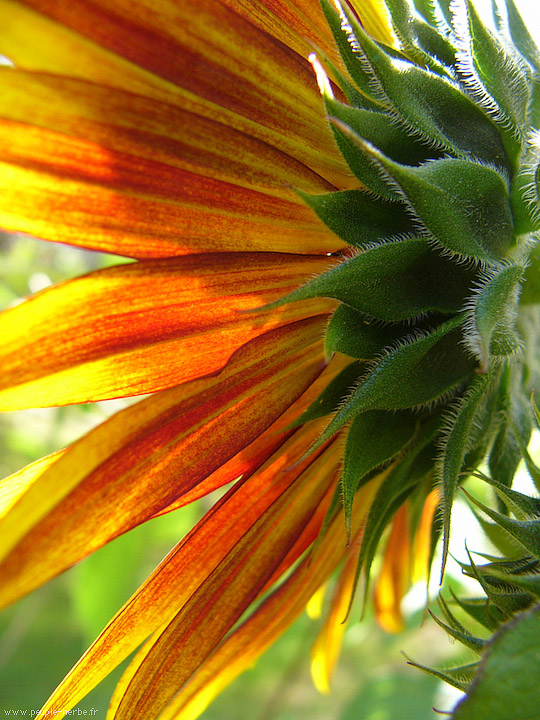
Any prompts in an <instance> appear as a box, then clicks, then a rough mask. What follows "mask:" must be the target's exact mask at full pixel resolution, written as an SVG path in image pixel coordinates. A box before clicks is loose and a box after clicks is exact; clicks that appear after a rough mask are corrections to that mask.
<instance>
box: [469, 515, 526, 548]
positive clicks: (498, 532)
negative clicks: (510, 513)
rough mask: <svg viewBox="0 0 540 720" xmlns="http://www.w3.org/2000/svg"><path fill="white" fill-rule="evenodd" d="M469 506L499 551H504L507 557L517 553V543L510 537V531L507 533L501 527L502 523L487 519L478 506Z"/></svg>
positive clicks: (483, 530) (485, 533)
mask: <svg viewBox="0 0 540 720" xmlns="http://www.w3.org/2000/svg"><path fill="white" fill-rule="evenodd" d="M469 507H470V509H471V512H472V514H473V515H474V517H475V518H476V521H477V522H478V524H479V525H480V527H481V529H482V532H483V533H484V535H485V536H486V538H487V539H488V540H489V542H490V543H491V544H492V545H493V547H495V548H497V550H498V551H499V552H501V553H503V554H504V555H505V556H507V557H511V556H512V555H515V553H516V543H515V542H513V540H512V539H511V538H509V537H508V533H506V532H505V531H504V530H503V529H502V528H501V527H500V525H497V523H494V522H490V521H489V520H486V518H485V517H484V516H483V515H482V513H481V512H480V510H477V509H476V508H474V507H471V506H469Z"/></svg>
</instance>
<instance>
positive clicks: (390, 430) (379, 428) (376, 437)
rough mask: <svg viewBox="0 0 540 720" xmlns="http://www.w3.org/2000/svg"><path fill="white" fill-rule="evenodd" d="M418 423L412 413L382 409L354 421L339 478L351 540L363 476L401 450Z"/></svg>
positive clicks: (348, 535) (365, 414)
mask: <svg viewBox="0 0 540 720" xmlns="http://www.w3.org/2000/svg"><path fill="white" fill-rule="evenodd" d="M416 425H417V418H416V417H415V416H413V415H411V414H409V413H395V414H391V413H385V412H383V411H380V410H374V411H372V412H367V413H363V414H362V415H359V416H358V417H356V418H355V419H354V420H353V422H352V424H351V427H350V429H349V432H348V434H347V443H346V445H345V454H344V462H343V471H342V473H341V478H340V481H339V482H340V488H341V496H342V501H343V510H344V513H345V525H346V528H347V537H348V538H349V540H350V534H351V513H352V507H353V501H354V496H355V494H356V491H357V489H358V487H359V485H360V483H361V481H362V479H363V478H364V477H366V475H367V474H368V473H369V472H371V471H372V470H374V469H375V468H377V467H379V466H380V465H383V464H384V463H386V462H388V461H389V460H391V459H392V458H394V457H395V456H396V455H397V454H398V453H399V452H401V451H402V450H403V448H404V447H405V446H406V445H407V443H408V442H409V441H410V440H411V438H412V437H413V435H414V433H415V430H416Z"/></svg>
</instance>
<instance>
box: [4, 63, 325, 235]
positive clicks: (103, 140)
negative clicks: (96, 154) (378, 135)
mask: <svg viewBox="0 0 540 720" xmlns="http://www.w3.org/2000/svg"><path fill="white" fill-rule="evenodd" d="M0 78H1V80H0V84H1V85H2V89H3V92H2V94H1V95H0V117H2V118H4V119H5V120H9V121H11V122H20V123H25V124H28V125H30V126H36V127H41V128H47V129H48V130H54V131H56V132H59V133H62V134H65V135H69V136H72V137H75V138H84V139H85V140H87V141H89V142H91V143H95V144H96V145H99V146H101V147H102V148H104V149H107V150H110V151H112V152H113V153H114V152H115V151H117V152H121V153H125V154H128V155H134V156H136V157H143V158H146V159H149V160H154V161H158V162H160V163H166V164H168V165H172V166H174V167H178V168H181V169H183V170H187V171H189V172H194V173H197V174H199V175H205V176H207V177H210V178H215V179H218V180H222V181H224V182H227V183H233V184H235V185H240V186H241V187H246V188H250V189H252V190H258V191H260V192H263V193H265V194H270V195H275V196H277V197H281V198H284V199H287V200H289V201H292V202H296V203H297V204H302V203H301V200H300V199H299V198H297V197H296V196H295V195H294V193H293V192H292V191H291V187H290V186H298V187H300V188H301V189H303V190H306V191H310V192H325V191H329V190H332V189H333V186H332V185H330V184H329V183H327V182H326V181H324V180H323V179H322V178H321V177H320V176H319V175H316V174H315V173H314V172H313V171H311V170H309V169H308V168H307V167H306V166H305V165H302V164H301V163H299V162H298V161H296V160H293V158H291V157H289V156H288V155H286V154H285V153H284V152H282V151H281V150H277V149H276V148H273V147H271V146H269V145H268V144H267V143H263V142H261V141H259V140H255V139H253V138H250V137H248V136H247V135H245V134H244V133H242V132H239V131H238V130H235V129H233V128H230V127H228V126H227V125H226V124H223V123H219V122H216V121H215V120H212V119H209V118H204V117H201V116H199V115H197V114H196V113H194V112H189V111H188V110H184V109H180V108H179V107H178V106H177V105H176V104H173V103H172V102H171V103H165V102H159V101H157V100H156V99H155V98H148V97H144V96H141V95H139V94H135V93H130V92H126V91H125V90H114V89H112V88H110V87H103V86H99V85H96V84H95V83H90V82H85V81H82V80H79V79H75V78H66V77H58V76H54V75H50V74H45V73H36V72H24V71H22V70H19V69H16V68H10V67H4V68H0ZM8 134H9V126H8ZM3 142H5V143H6V144H7V145H8V150H7V153H9V149H10V147H11V143H10V142H9V139H8V138H4V140H3ZM2 156H3V157H4V156H5V155H4V153H2ZM154 174H155V173H154ZM176 184H178V183H176ZM267 202H268V201H267ZM276 205H277V207H276V212H277V211H278V208H279V204H276ZM305 216H306V217H308V212H307V210H305ZM315 222H316V221H315V219H314V220H313V224H315Z"/></svg>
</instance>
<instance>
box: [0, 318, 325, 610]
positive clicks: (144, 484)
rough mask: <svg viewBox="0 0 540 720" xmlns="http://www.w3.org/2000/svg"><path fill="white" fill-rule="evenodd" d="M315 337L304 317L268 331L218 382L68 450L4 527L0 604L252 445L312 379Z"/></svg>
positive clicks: (141, 409) (167, 398) (128, 413)
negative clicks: (298, 321)
mask: <svg viewBox="0 0 540 720" xmlns="http://www.w3.org/2000/svg"><path fill="white" fill-rule="evenodd" d="M319 332H320V325H319V322H318V320H317V319H311V320H307V321H303V322H300V323H298V324H297V325H296V326H295V327H286V328H283V329H280V330H277V331H274V332H270V333H267V334H266V335H264V336H263V337H261V338H258V339H256V340H255V341H253V342H252V343H249V344H248V345H246V346H244V347H243V348H242V349H241V350H240V351H239V352H238V353H237V355H236V356H235V357H234V358H233V359H232V361H231V362H230V363H229V364H228V366H227V367H226V368H225V369H224V371H223V372H222V373H221V374H220V375H219V376H217V377H215V378H206V379H204V380H200V381H195V382H193V383H191V384H186V385H184V386H181V387H179V388H173V389H171V390H169V391H166V392H162V393H159V394H158V395H154V396H152V397H150V398H147V399H146V400H144V401H142V402H141V403H139V404H138V405H135V406H132V407H130V408H127V409H126V410H124V411H122V412H120V413H118V414H117V415H115V416H113V417H112V418H110V419H109V420H108V421H106V422H105V423H103V424H102V425H100V426H99V427H97V428H96V429H94V430H93V431H91V432H90V433H89V434H88V435H86V436H85V437H84V438H82V439H81V440H79V441H78V442H77V443H75V444H74V445H73V446H72V447H71V448H70V449H69V451H67V452H66V453H65V454H64V455H63V457H61V458H60V459H59V460H57V461H56V462H55V463H54V464H53V465H52V466H50V467H49V468H48V469H47V470H45V472H44V473H43V474H42V475H41V476H40V478H39V480H37V481H35V482H34V483H33V484H32V485H31V487H30V488H29V489H28V490H27V491H26V493H25V494H24V495H23V496H22V497H21V498H20V500H19V501H18V502H17V503H15V505H14V506H13V507H12V509H11V511H10V512H9V513H8V514H7V515H6V516H5V517H4V518H3V520H2V526H1V534H2V538H3V547H2V550H1V552H2V557H4V558H5V560H4V561H3V562H2V564H1V566H0V574H1V576H2V580H3V583H2V588H1V590H0V597H1V600H0V602H1V603H2V604H6V603H8V602H11V601H12V600H14V599H15V598H16V597H19V596H21V595H23V594H25V593H27V592H29V591H30V590H31V589H33V588H34V587H36V586H37V585H40V584H42V583H43V582H45V581H46V580H47V579H48V578H50V577H53V576H54V575H56V574H57V573H59V572H61V571H62V570H64V569H65V568H67V567H69V566H70V565H72V564H73V563H74V562H76V561H77V560H79V559H81V558H82V557H84V556H86V555H88V554H89V553H91V552H93V551H94V550H96V549H97V548H98V547H101V546H102V545H103V544H105V543H106V542H108V541H109V540H111V539H112V538H114V537H116V536H117V535H119V534H121V533H123V532H125V531H127V530H129V529H131V528H132V527H135V526H136V525H138V524H140V523H142V522H144V521H145V520H148V519H149V518H150V517H152V516H153V515H155V514H156V513H158V512H159V511H160V510H162V509H163V508H165V507H167V506H169V505H171V504H172V503H173V502H174V501H175V500H176V499H177V498H178V497H180V496H181V495H182V494H183V493H184V492H189V491H190V490H191V489H192V488H193V487H194V486H195V485H196V484H197V483H198V482H200V481H201V480H203V479H204V478H205V477H207V476H208V475H210V474H211V473H212V472H214V471H215V470H216V469H217V468H219V467H220V466H221V465H222V464H223V463H224V462H226V461H227V460H229V459H230V458H231V457H233V456H234V455H236V453H238V452H239V451H240V450H241V449H242V448H244V447H246V446H247V445H248V444H249V443H250V442H251V441H253V440H254V439H255V438H257V437H258V435H259V434H260V433H261V432H263V431H264V430H265V429H266V428H267V427H269V426H270V425H271V424H272V423H273V422H274V421H275V420H276V418H278V417H279V416H280V415H281V414H282V413H283V412H284V410H285V409H286V408H287V407H288V406H289V405H290V404H291V403H292V402H294V400H295V399H296V398H297V397H298V396H299V395H300V394H301V393H302V392H303V391H304V390H305V388H306V387H308V386H309V385H310V383H311V382H312V381H313V380H314V379H315V377H316V376H317V375H318V373H319V372H320V369H321V361H322V357H321V349H320V346H319V342H318V338H319ZM233 479H234V477H230V478H229V480H233Z"/></svg>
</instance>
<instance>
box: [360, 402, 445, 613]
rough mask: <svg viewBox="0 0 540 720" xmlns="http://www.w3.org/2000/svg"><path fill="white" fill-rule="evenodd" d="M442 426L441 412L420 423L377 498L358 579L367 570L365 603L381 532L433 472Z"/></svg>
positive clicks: (370, 518) (373, 505) (363, 543)
mask: <svg viewBox="0 0 540 720" xmlns="http://www.w3.org/2000/svg"><path fill="white" fill-rule="evenodd" d="M439 429H440V415H439V414H437V415H434V416H432V417H430V418H429V419H428V420H427V421H426V422H424V423H423V424H422V425H421V426H420V428H419V430H418V433H417V435H416V436H415V438H414V439H413V441H412V443H411V447H410V448H409V451H408V453H407V454H406V455H405V457H404V458H403V459H402V460H401V462H400V463H399V464H397V465H396V467H394V468H392V469H391V470H390V472H389V473H388V476H387V477H386V478H385V480H384V481H383V483H382V485H381V486H380V488H379V490H378V491H377V494H376V495H375V498H374V499H373V502H372V504H371V507H370V509H369V513H368V516H367V519H366V524H365V528H364V534H363V537H362V547H361V550H360V555H359V558H358V565H357V570H356V579H358V577H359V576H360V573H361V572H362V571H365V577H366V582H365V584H364V604H365V602H366V598H367V595H368V591H369V570H370V568H371V564H372V562H373V559H374V557H375V554H376V551H377V546H378V544H379V540H380V538H381V535H382V534H383V532H384V530H385V528H386V527H387V526H388V524H389V523H390V521H391V519H392V517H393V516H394V514H395V513H396V512H397V510H399V508H400V507H401V505H402V504H403V503H404V502H405V500H406V499H407V498H408V497H409V496H410V495H411V493H412V492H413V491H414V490H415V488H416V487H417V486H418V484H419V482H420V481H421V480H422V479H423V478H425V477H426V476H427V475H428V474H430V473H431V471H432V469H433V458H434V455H435V449H434V445H433V439H434V437H435V436H436V435H437V434H438V431H439ZM351 602H352V599H351Z"/></svg>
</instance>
